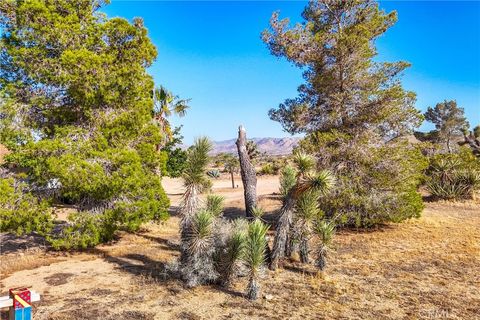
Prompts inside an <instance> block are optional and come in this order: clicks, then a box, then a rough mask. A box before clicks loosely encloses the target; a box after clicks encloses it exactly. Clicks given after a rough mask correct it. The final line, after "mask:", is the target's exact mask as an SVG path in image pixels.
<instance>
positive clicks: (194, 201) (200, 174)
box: [179, 137, 212, 259]
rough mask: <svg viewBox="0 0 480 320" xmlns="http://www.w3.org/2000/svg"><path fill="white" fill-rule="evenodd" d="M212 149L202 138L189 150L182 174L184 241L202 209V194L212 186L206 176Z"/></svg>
mask: <svg viewBox="0 0 480 320" xmlns="http://www.w3.org/2000/svg"><path fill="white" fill-rule="evenodd" d="M211 149H212V144H211V143H210V141H209V140H208V139H207V138H205V137H201V138H198V139H196V140H195V143H194V144H193V146H192V147H190V149H189V150H188V154H187V161H186V166H185V170H184V172H183V174H182V178H183V185H184V187H185V192H184V194H183V197H182V201H181V203H180V210H179V215H180V219H181V225H180V229H181V239H182V241H183V240H184V239H185V236H186V234H187V233H188V232H189V226H190V221H191V219H192V217H193V215H194V214H195V212H196V211H197V210H198V208H199V207H200V198H199V195H200V193H202V192H203V191H205V190H206V189H208V188H209V187H210V186H211V182H210V180H209V179H208V177H207V175H206V174H205V170H206V167H207V165H208V162H209V156H208V153H209V152H210V150H211ZM183 258H184V256H183V252H182V259H183Z"/></svg>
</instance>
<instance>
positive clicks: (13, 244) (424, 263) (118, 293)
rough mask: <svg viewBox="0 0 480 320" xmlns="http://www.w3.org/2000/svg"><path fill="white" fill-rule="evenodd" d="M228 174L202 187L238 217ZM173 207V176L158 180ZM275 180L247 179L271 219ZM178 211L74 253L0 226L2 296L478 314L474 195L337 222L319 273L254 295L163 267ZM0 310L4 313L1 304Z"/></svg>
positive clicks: (283, 277) (122, 312)
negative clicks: (388, 218) (401, 214)
mask: <svg viewBox="0 0 480 320" xmlns="http://www.w3.org/2000/svg"><path fill="white" fill-rule="evenodd" d="M237 184H240V187H239V188H237V189H232V188H231V184H230V181H229V180H228V178H222V179H219V180H216V181H215V183H214V187H213V191H214V192H215V193H219V194H222V195H224V196H225V197H226V215H227V216H228V217H232V216H233V217H234V216H240V215H242V210H243V190H242V188H241V183H240V180H238V178H237ZM164 186H165V189H166V190H167V193H168V194H169V197H170V198H171V200H172V212H173V211H174V210H175V206H176V205H178V202H179V200H180V196H181V193H182V184H181V182H180V181H179V180H177V179H165V180H164ZM277 190H278V177H261V178H259V181H258V194H259V196H260V204H261V206H262V207H264V208H265V209H266V210H267V212H269V213H270V215H268V216H267V218H270V219H271V218H272V217H273V213H274V211H275V210H276V209H278V208H279V206H280V200H279V198H278V196H277V195H275V192H276V191H277ZM178 222H179V220H178V217H176V216H174V215H173V216H172V217H171V218H170V219H169V220H168V221H167V222H166V223H164V224H160V225H158V224H148V225H146V226H145V227H144V229H143V230H142V231H141V232H138V233H137V234H121V235H119V237H118V239H117V240H116V241H115V242H114V243H111V244H107V245H101V246H99V247H97V248H96V249H94V250H91V251H88V252H82V253H57V252H53V251H51V250H48V248H47V247H46V246H45V245H44V242H43V239H41V238H38V237H34V236H30V237H22V238H18V237H14V236H12V235H8V234H2V235H0V240H1V248H2V253H1V260H0V271H1V272H2V275H1V281H0V291H1V295H4V294H7V291H8V288H11V287H18V286H27V287H31V288H32V289H33V290H36V291H37V292H39V293H40V294H41V296H42V299H41V302H39V303H35V306H34V319H36V320H40V319H208V320H213V319H480V202H479V201H478V200H477V201H470V202H465V203H447V202H427V203H426V208H425V210H424V212H423V215H422V217H421V218H420V219H415V220H410V221H407V222H405V223H401V224H396V225H388V226H385V227H382V228H379V229H376V230H371V231H359V230H341V231H339V232H338V233H337V236H336V238H335V249H334V251H333V252H332V253H331V255H330V259H329V265H328V268H327V270H326V271H325V272H324V273H317V272H316V271H315V269H314V268H313V267H311V266H304V265H301V264H299V263H298V262H296V261H288V262H285V264H284V265H283V268H282V269H279V270H277V271H276V272H272V271H266V274H265V276H264V277H263V279H262V281H261V285H262V297H261V299H259V300H258V301H256V302H250V301H248V300H246V299H245V298H244V296H243V294H242V292H243V291H244V288H245V279H240V280H239V281H238V282H237V283H235V284H234V286H233V287H232V288H230V289H228V290H227V289H223V288H220V287H216V286H202V287H198V288H195V289H186V288H184V287H183V285H182V283H181V281H179V280H177V279H174V278H172V277H171V276H170V275H169V273H168V272H167V271H166V268H165V266H166V265H168V264H169V263H171V262H173V261H175V259H176V258H177V257H178V240H179V239H178V234H177V233H178ZM3 316H5V313H3Z"/></svg>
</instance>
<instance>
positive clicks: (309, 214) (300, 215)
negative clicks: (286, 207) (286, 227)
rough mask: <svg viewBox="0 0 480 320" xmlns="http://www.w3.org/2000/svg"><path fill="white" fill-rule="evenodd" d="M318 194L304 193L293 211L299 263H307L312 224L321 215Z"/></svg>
mask: <svg viewBox="0 0 480 320" xmlns="http://www.w3.org/2000/svg"><path fill="white" fill-rule="evenodd" d="M318 197H319V195H318V193H316V192H312V191H310V192H305V193H304V194H303V195H302V196H300V198H299V199H298V201H297V205H296V209H295V218H296V219H295V220H296V221H295V222H294V228H293V230H294V238H295V240H296V241H297V242H298V243H299V251H300V261H301V262H302V263H308V262H309V258H308V253H309V246H308V240H309V238H310V236H311V229H312V222H313V221H314V219H316V218H318V217H319V215H320V214H321V212H322V211H321V210H320V208H319V204H318Z"/></svg>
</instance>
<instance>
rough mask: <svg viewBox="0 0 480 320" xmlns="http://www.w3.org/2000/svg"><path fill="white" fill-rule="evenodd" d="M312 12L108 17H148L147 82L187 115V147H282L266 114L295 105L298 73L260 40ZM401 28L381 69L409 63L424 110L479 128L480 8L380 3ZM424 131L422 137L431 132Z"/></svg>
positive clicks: (148, 9)
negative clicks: (452, 112) (154, 53)
mask: <svg viewBox="0 0 480 320" xmlns="http://www.w3.org/2000/svg"><path fill="white" fill-rule="evenodd" d="M306 3H307V2H306V1H305V2H304V1H294V2H285V1H281V2H276V1H265V2H254V1H242V2H233V1H211V2H200V1H193V2H186V1H176V2H168V1H122V0H112V3H111V4H110V5H108V6H107V7H105V8H103V9H102V11H104V12H106V13H107V15H108V16H109V17H114V16H121V17H125V18H127V19H132V18H133V17H142V18H143V19H144V21H145V25H146V27H147V28H148V30H149V35H150V37H151V39H152V41H153V43H154V44H155V45H156V46H157V50H158V57H157V61H156V62H155V63H154V65H153V66H152V67H151V69H150V72H151V74H152V75H153V76H154V78H155V82H156V83H157V85H159V84H163V85H165V86H166V87H167V88H169V89H170V90H171V91H173V92H174V93H176V94H178V95H180V96H181V97H182V98H191V99H192V101H191V103H190V104H191V106H192V108H191V110H189V112H188V114H187V116H186V117H185V118H182V119H177V118H173V119H172V121H173V123H174V124H175V125H179V124H183V125H184V127H183V130H182V133H183V135H184V137H185V140H184V141H185V143H191V142H192V141H193V139H194V137H197V136H200V135H207V136H209V137H210V138H211V139H213V140H225V139H229V138H233V137H235V135H236V130H237V126H238V125H239V124H243V125H245V127H246V128H247V133H248V135H249V136H250V137H283V136H287V135H288V133H286V132H283V131H282V128H281V126H280V124H278V123H277V122H273V121H271V120H270V119H269V118H268V115H267V112H268V110H269V109H270V108H272V107H276V106H277V105H278V104H279V103H280V102H282V101H283V100H284V99H286V98H291V97H294V96H296V93H297V92H296V89H297V86H298V85H299V84H300V83H301V82H302V78H301V70H299V69H297V68H295V67H293V66H291V65H290V64H289V63H288V62H286V61H285V60H279V59H277V58H275V57H273V56H271V55H270V53H269V51H268V50H267V48H266V46H265V45H264V44H263V43H262V41H261V39H260V32H261V31H262V30H264V29H265V28H266V27H268V21H269V18H270V16H271V14H272V12H273V11H275V10H280V12H281V16H282V17H290V18H291V20H292V21H300V14H301V11H302V9H303V7H304V6H305V4H306ZM380 4H381V7H382V8H384V9H385V10H387V11H391V10H397V11H398V16H399V21H398V23H397V24H396V25H395V26H393V27H392V28H391V29H389V30H388V31H387V33H386V34H385V35H384V36H383V37H382V38H380V39H379V40H378V42H377V47H378V51H379V56H378V59H379V60H386V61H396V60H405V61H408V62H410V63H412V67H411V68H409V69H408V70H407V71H406V72H405V75H404V77H403V80H404V86H405V88H407V89H409V90H413V91H415V92H416V93H417V108H419V109H420V110H425V109H426V108H427V107H428V106H433V105H434V104H435V103H436V102H440V101H443V100H444V99H456V100H457V102H458V104H459V105H460V106H462V107H464V108H465V113H466V115H467V117H468V119H469V121H470V123H471V124H473V125H477V124H480V2H478V1H465V2H459V1H452V2H449V1H438V2H437V1H383V2H381V3H380ZM429 128H430V126H429V125H426V124H425V125H423V126H422V129H429Z"/></svg>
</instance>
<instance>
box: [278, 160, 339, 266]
mask: <svg viewBox="0 0 480 320" xmlns="http://www.w3.org/2000/svg"><path fill="white" fill-rule="evenodd" d="M303 168H304V169H306V168H307V166H305V165H304V166H303ZM334 181H335V180H334V177H333V175H332V174H331V173H330V172H329V171H321V172H319V173H316V174H313V173H311V172H308V171H307V172H306V173H304V174H303V173H301V174H300V176H299V177H298V179H297V183H296V184H295V186H294V187H293V188H292V189H291V190H290V192H289V194H288V196H287V198H286V199H285V201H284V203H283V205H282V208H281V209H280V213H279V218H278V222H277V226H276V234H275V239H274V242H273V251H272V263H271V264H270V268H271V269H273V270H275V269H276V268H277V267H278V262H279V260H280V258H282V257H283V256H284V254H285V248H286V245H287V242H288V241H289V240H288V233H289V230H290V227H291V225H292V220H293V210H294V208H295V205H296V202H297V200H298V198H299V197H300V196H301V195H302V194H304V193H305V192H314V193H317V194H319V195H321V194H325V193H327V192H328V191H329V190H331V188H332V187H333V184H334Z"/></svg>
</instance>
